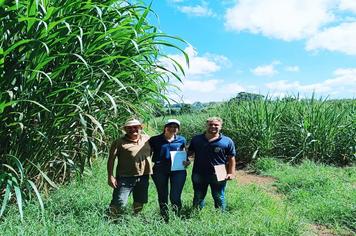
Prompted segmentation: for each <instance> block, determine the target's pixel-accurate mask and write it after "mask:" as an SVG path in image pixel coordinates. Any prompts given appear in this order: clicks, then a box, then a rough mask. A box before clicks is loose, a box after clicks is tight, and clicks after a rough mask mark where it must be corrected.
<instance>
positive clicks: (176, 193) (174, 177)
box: [169, 170, 187, 213]
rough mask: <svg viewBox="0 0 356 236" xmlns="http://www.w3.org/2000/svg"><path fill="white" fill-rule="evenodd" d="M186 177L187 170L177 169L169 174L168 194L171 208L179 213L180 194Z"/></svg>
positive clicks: (180, 205) (180, 206) (180, 204)
mask: <svg viewBox="0 0 356 236" xmlns="http://www.w3.org/2000/svg"><path fill="white" fill-rule="evenodd" d="M186 178H187V171H185V170H179V171H172V172H171V175H170V194H169V198H170V201H171V203H172V206H173V210H174V211H175V212H176V213H179V211H180V209H181V208H182V200H181V195H182V191H183V187H184V183H185V180H186Z"/></svg>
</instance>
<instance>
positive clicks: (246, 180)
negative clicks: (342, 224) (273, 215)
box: [236, 170, 351, 236]
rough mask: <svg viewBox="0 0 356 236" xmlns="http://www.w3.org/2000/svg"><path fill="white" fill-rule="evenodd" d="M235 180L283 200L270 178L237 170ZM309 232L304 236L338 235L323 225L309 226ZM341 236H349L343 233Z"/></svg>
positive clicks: (273, 179) (273, 180) (239, 183)
mask: <svg viewBox="0 0 356 236" xmlns="http://www.w3.org/2000/svg"><path fill="white" fill-rule="evenodd" d="M236 180H237V184H238V185H248V184H256V185H259V186H260V187H262V188H264V189H265V190H266V192H267V193H269V194H270V195H271V196H272V197H274V198H276V199H278V200H282V199H283V198H284V195H283V194H280V193H277V188H276V187H275V186H273V183H274V182H275V181H276V180H277V179H275V178H273V177H270V176H260V175H256V174H255V173H253V172H249V171H246V170H238V171H236ZM308 228H309V229H310V230H308V232H306V234H305V235H308V236H309V235H313V236H337V235H339V234H337V233H335V232H334V231H333V230H331V229H328V228H327V227H326V226H324V225H318V224H310V225H309V227H308ZM342 235H351V234H348V233H347V232H345V234H342Z"/></svg>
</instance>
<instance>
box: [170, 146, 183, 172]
mask: <svg viewBox="0 0 356 236" xmlns="http://www.w3.org/2000/svg"><path fill="white" fill-rule="evenodd" d="M170 153H171V161H172V166H171V171H175V170H185V167H184V165H183V161H186V160H187V152H186V151H171V152H170Z"/></svg>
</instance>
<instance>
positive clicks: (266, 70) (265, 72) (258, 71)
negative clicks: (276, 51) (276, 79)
mask: <svg viewBox="0 0 356 236" xmlns="http://www.w3.org/2000/svg"><path fill="white" fill-rule="evenodd" d="M278 64H280V62H279V61H273V62H272V63H271V64H269V65H262V66H257V67H256V68H254V69H252V70H251V72H252V73H253V74H254V75H256V76H272V75H275V74H277V73H278V71H277V70H276V68H275V65H278Z"/></svg>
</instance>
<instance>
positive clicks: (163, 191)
mask: <svg viewBox="0 0 356 236" xmlns="http://www.w3.org/2000/svg"><path fill="white" fill-rule="evenodd" d="M168 177H169V176H168V173H161V172H158V173H157V172H156V173H154V174H153V175H152V179H153V182H154V184H155V186H156V189H157V194H158V204H159V208H160V211H161V215H162V216H163V217H166V216H168Z"/></svg>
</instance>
